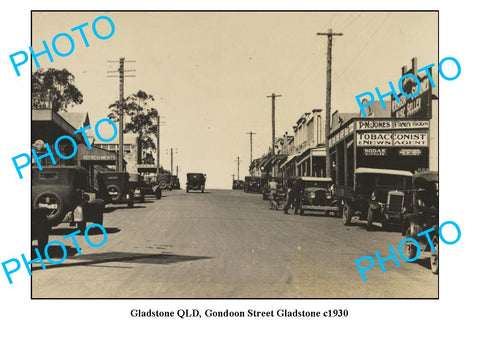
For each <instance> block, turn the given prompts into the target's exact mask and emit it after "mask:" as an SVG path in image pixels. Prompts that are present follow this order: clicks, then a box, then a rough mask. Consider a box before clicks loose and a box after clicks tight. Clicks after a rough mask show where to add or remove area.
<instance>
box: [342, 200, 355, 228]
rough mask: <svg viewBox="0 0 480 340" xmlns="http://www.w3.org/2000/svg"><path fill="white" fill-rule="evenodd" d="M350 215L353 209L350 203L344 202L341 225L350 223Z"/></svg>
mask: <svg viewBox="0 0 480 340" xmlns="http://www.w3.org/2000/svg"><path fill="white" fill-rule="evenodd" d="M352 216H353V211H352V207H351V206H350V204H348V203H345V204H344V205H343V214H342V220H343V225H344V226H348V225H350V223H352Z"/></svg>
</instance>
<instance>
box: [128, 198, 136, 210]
mask: <svg viewBox="0 0 480 340" xmlns="http://www.w3.org/2000/svg"><path fill="white" fill-rule="evenodd" d="M133 204H134V203H133V200H132V199H131V200H129V201H128V202H127V206H128V207H129V208H133Z"/></svg>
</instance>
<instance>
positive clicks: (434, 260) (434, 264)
mask: <svg viewBox="0 0 480 340" xmlns="http://www.w3.org/2000/svg"><path fill="white" fill-rule="evenodd" d="M432 243H433V246H434V247H435V252H432V254H431V255H430V269H431V270H432V273H433V274H438V258H439V250H438V244H439V242H438V237H437V236H434V237H433V239H432ZM431 250H433V249H431Z"/></svg>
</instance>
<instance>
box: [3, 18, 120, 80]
mask: <svg viewBox="0 0 480 340" xmlns="http://www.w3.org/2000/svg"><path fill="white" fill-rule="evenodd" d="M105 24H106V25H107V27H108V28H107V29H106V30H104V29H101V28H102V26H103V28H104V27H105ZM88 26H89V25H88V22H84V23H83V24H80V25H78V26H76V27H73V28H72V29H71V30H70V32H71V33H72V35H73V36H74V37H76V39H74V38H73V37H72V35H71V34H69V33H65V32H62V33H58V34H57V35H55V36H54V37H53V39H52V41H51V43H50V46H51V49H50V46H49V44H48V43H47V41H46V40H43V41H42V44H43V50H41V51H34V50H33V48H32V46H29V47H28V50H29V52H30V56H31V59H32V61H33V62H34V63H35V66H36V67H37V68H39V67H40V62H39V61H38V57H40V56H43V55H46V56H47V57H48V59H49V60H50V62H51V63H53V62H54V60H55V58H54V57H53V53H52V50H53V52H54V53H55V55H56V56H58V57H61V58H65V57H68V56H69V55H71V54H72V53H73V51H75V41H77V43H78V42H79V40H80V41H81V42H83V45H85V47H89V46H90V42H89V41H88V38H87V32H88V31H89V29H88V28H87V27H88ZM99 27H100V29H99ZM104 31H107V32H108V33H106V32H104ZM91 32H92V33H93V35H94V36H95V37H96V38H97V39H100V40H107V39H110V38H111V37H112V36H113V34H114V33H115V24H114V23H113V20H112V19H110V18H109V17H108V16H105V15H101V16H99V17H98V18H96V19H95V20H93V22H92V26H91ZM100 32H101V33H102V34H100ZM105 33H106V34H105ZM90 35H91V34H90ZM62 41H63V42H62ZM58 45H60V46H62V48H64V47H65V46H68V49H66V50H62V51H60V50H59V48H58ZM9 57H10V61H11V63H12V66H13V69H14V70H15V73H16V74H17V77H20V69H19V67H20V66H22V65H24V64H26V63H27V62H28V53H27V52H25V51H18V52H15V53H12V54H10V56H9ZM29 71H30V69H29Z"/></svg>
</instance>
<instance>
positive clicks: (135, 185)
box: [128, 173, 146, 203]
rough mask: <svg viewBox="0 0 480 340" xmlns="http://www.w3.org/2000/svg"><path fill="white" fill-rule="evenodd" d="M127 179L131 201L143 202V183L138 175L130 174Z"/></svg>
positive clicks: (141, 177)
mask: <svg viewBox="0 0 480 340" xmlns="http://www.w3.org/2000/svg"><path fill="white" fill-rule="evenodd" d="M129 175H130V176H129V178H128V185H129V189H130V190H131V191H132V192H133V200H136V201H139V202H142V203H143V202H145V186H146V184H145V181H144V180H143V176H142V175H140V174H135V173H130V174H129Z"/></svg>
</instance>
